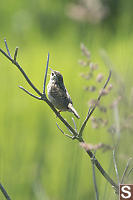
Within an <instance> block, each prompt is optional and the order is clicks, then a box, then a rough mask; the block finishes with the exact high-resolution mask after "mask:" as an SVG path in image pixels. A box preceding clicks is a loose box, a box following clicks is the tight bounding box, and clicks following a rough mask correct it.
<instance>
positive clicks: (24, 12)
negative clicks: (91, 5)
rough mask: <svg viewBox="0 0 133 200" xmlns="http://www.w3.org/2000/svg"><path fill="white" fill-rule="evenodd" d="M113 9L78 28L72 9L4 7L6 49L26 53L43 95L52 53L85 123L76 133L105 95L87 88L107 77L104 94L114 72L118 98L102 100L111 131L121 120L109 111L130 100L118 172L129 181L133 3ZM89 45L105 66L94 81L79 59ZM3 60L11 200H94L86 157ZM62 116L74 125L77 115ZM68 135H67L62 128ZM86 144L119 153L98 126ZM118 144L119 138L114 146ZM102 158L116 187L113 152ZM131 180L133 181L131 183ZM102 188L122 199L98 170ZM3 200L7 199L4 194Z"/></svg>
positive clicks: (2, 173)
mask: <svg viewBox="0 0 133 200" xmlns="http://www.w3.org/2000/svg"><path fill="white" fill-rule="evenodd" d="M114 2H115V1H112V0H110V1H107V2H106V6H107V7H108V9H109V10H110V12H109V14H108V15H107V16H106V17H105V18H103V19H102V21H99V22H97V23H95V24H94V23H92V22H93V20H92V22H91V21H86V20H84V21H75V20H74V18H72V16H71V18H69V17H70V14H69V15H68V8H69V6H70V1H61V0H60V1H54V2H53V1H48V0H45V1H43V2H42V1H29V2H27V1H16V0H14V1H12V2H11V1H6V2H3V3H2V5H1V7H0V17H1V20H0V27H1V31H0V48H2V49H4V48H5V47H4V43H3V39H4V38H6V39H7V41H8V45H9V48H10V50H11V53H12V54H13V53H14V52H13V51H14V48H15V47H16V45H18V46H19V52H18V61H19V63H20V64H21V66H23V68H24V70H25V71H26V72H27V74H28V76H29V77H30V78H31V80H32V81H33V82H34V83H35V85H36V86H37V87H38V88H39V89H40V91H42V90H43V88H42V85H43V79H44V73H45V65H46V59H47V53H48V52H50V66H51V67H52V68H53V69H56V70H58V71H60V72H61V73H62V74H63V76H64V81H65V85H66V86H67V88H68V90H69V93H70V95H71V97H72V99H73V102H74V107H75V108H76V110H77V111H78V113H79V115H80V117H81V119H80V120H78V119H75V121H76V124H77V128H79V127H81V124H82V122H83V121H84V119H85V117H86V114H87V110H88V101H89V100H90V99H95V98H96V97H97V96H98V94H99V92H98V90H96V91H94V92H89V91H85V90H84V87H86V86H88V85H96V77H97V75H98V73H99V70H100V73H102V74H104V79H103V81H102V82H101V83H97V84H99V85H98V88H99V89H100V88H102V86H103V83H104V81H105V80H106V77H107V76H108V72H109V68H108V66H109V65H110V66H111V68H113V73H112V79H111V83H112V85H113V88H112V91H111V92H110V93H109V95H108V96H107V97H104V98H103V99H102V100H101V103H103V104H104V105H105V106H108V109H107V113H106V114H105V116H102V117H103V118H104V117H105V118H107V119H109V120H110V125H112V124H114V113H113V111H112V110H111V109H109V105H110V104H111V103H112V102H114V100H116V99H117V98H118V96H120V95H121V94H123V98H122V100H121V101H120V103H119V104H118V111H119V112H118V114H119V120H120V130H121V132H120V134H121V136H120V140H119V145H118V148H117V151H116V152H117V153H118V156H117V155H116V157H117V164H118V171H119V175H120V177H122V174H123V171H124V169H125V166H126V163H127V161H128V159H129V157H132V153H133V146H132V139H133V134H132V128H133V127H132V118H130V120H129V121H128V123H127V121H126V122H125V121H124V120H125V118H126V119H127V116H132V102H133V99H132V73H133V69H132V65H133V61H132V48H133V47H132V42H133V37H132V32H133V30H132V26H131V25H132V2H131V1H128V2H125V1H124V0H119V1H117V5H116V4H115V3H116V2H115V3H114ZM73 3H74V2H73ZM7 5H8V6H7ZM82 42H83V43H84V44H85V45H86V46H87V47H88V49H89V51H90V52H91V59H92V61H94V63H97V64H98V66H99V69H98V71H96V73H95V74H94V76H93V78H92V79H91V80H90V81H89V80H86V79H84V78H83V77H82V76H81V73H88V71H89V68H88V67H82V66H81V65H80V64H79V63H78V60H79V59H82V58H83V59H84V57H82V53H81V50H80V44H81V43H82ZM103 50H104V51H103ZM103 52H104V54H103ZM105 55H106V56H105ZM0 57H1V58H0V69H1V73H0V89H1V100H0V101H1V103H0V105H1V106H0V123H1V125H0V179H1V183H2V184H3V185H4V187H5V188H6V189H7V191H8V193H9V194H10V196H11V198H12V199H19V200H21V199H25V200H29V199H33V200H34V199H35V200H36V199H39V200H40V199H46V200H50V199H53V200H54V199H63V200H68V199H73V200H77V199H84V200H86V199H95V191H94V185H93V178H92V166H91V162H90V160H89V157H88V156H87V154H85V153H84V151H83V150H82V148H80V147H79V145H78V143H77V142H76V141H71V140H69V139H68V138H66V137H63V135H62V134H61V133H60V132H59V130H58V129H57V127H56V122H57V121H58V120H57V118H56V116H55V115H54V113H53V112H51V110H50V109H49V108H48V107H47V106H46V104H44V103H43V102H39V101H36V100H35V99H33V98H30V97H29V96H27V95H26V94H25V93H23V92H22V91H21V90H19V88H18V87H16V86H17V85H23V86H24V87H25V88H27V89H29V86H28V85H27V84H25V80H24V79H23V77H22V76H21V74H20V73H19V72H18V71H17V70H16V68H15V67H14V66H13V65H12V64H10V63H9V62H8V61H7V60H5V58H4V57H3V56H2V55H0ZM110 66H109V67H110ZM48 73H50V72H48ZM115 77H117V78H115ZM118 80H119V81H118ZM121 86H122V87H121ZM120 89H122V90H121V91H122V92H121V91H120ZM120 92H121V93H120ZM62 115H63V117H64V118H66V119H67V120H68V121H69V123H70V124H72V123H73V122H72V119H71V118H72V114H71V113H62ZM101 115H102V114H101V112H100V111H99V109H96V111H95V113H94V115H93V117H99V118H100V117H101ZM125 116H126V117H125ZM123 124H126V125H128V126H127V128H123V126H122V125H123ZM72 125H73V124H72ZM61 128H62V129H63V130H64V131H66V132H67V129H65V127H64V126H63V125H61ZM84 137H85V140H86V141H87V142H88V143H91V144H98V143H105V144H108V145H110V146H113V145H114V142H113V141H112V134H109V133H108V131H107V128H105V127H98V128H96V129H94V127H92V125H91V121H90V122H89V123H88V125H87V127H86V129H85V133H84ZM116 137H117V136H116V135H115V136H113V138H115V141H117V138H116ZM96 156H97V158H98V160H100V163H101V164H102V166H103V167H104V169H105V170H106V171H108V173H109V174H110V176H111V177H112V178H113V179H114V180H115V181H116V182H117V177H116V174H115V170H114V165H113V163H112V160H113V154H112V150H111V151H106V152H104V153H103V152H102V150H97V152H96ZM132 177H133V175H132V174H130V176H129V179H128V182H131V180H132ZM96 182H97V186H98V191H99V197H100V199H109V198H110V199H113V198H116V197H115V196H116V195H115V194H114V191H113V190H112V188H111V187H110V185H108V184H107V185H106V180H105V179H104V178H103V177H102V176H101V174H99V172H98V171H97V170H96ZM0 199H3V195H2V194H0Z"/></svg>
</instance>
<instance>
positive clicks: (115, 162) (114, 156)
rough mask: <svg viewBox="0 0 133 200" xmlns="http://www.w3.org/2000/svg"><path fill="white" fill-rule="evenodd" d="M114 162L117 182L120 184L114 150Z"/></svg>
mask: <svg viewBox="0 0 133 200" xmlns="http://www.w3.org/2000/svg"><path fill="white" fill-rule="evenodd" d="M113 162H114V167H115V172H116V176H117V181H118V184H119V183H120V179H119V174H118V168H117V164H116V160H115V150H113Z"/></svg>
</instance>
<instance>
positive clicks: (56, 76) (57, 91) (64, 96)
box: [47, 68, 80, 119]
mask: <svg viewBox="0 0 133 200" xmlns="http://www.w3.org/2000/svg"><path fill="white" fill-rule="evenodd" d="M50 69H51V68H50ZM51 71H52V72H51V75H50V81H49V83H48V85H47V93H48V98H49V100H50V102H51V103H52V104H53V105H54V106H55V107H56V108H57V109H58V110H59V111H69V112H73V113H74V115H75V116H76V117H77V118H78V119H79V118H80V117H79V115H78V113H77V111H76V110H75V109H74V107H73V103H72V100H71V97H70V95H69V94H68V92H67V89H66V88H65V86H64V82H63V76H62V75H61V73H60V72H58V71H54V70H52V69H51Z"/></svg>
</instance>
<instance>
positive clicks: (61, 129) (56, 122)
mask: <svg viewBox="0 0 133 200" xmlns="http://www.w3.org/2000/svg"><path fill="white" fill-rule="evenodd" d="M56 126H57V128H58V129H59V130H60V131H61V132H62V133H63V135H65V136H66V137H69V138H71V139H73V136H71V135H68V134H66V133H64V131H63V130H62V129H61V128H60V127H59V125H58V124H57V122H56Z"/></svg>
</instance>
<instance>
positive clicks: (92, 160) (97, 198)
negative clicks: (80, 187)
mask: <svg viewBox="0 0 133 200" xmlns="http://www.w3.org/2000/svg"><path fill="white" fill-rule="evenodd" d="M94 160H95V153H94V157H93V158H92V159H91V163H92V172H93V183H94V189H95V193H96V200H99V194H98V188H97V183H96V174H95V161H94Z"/></svg>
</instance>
